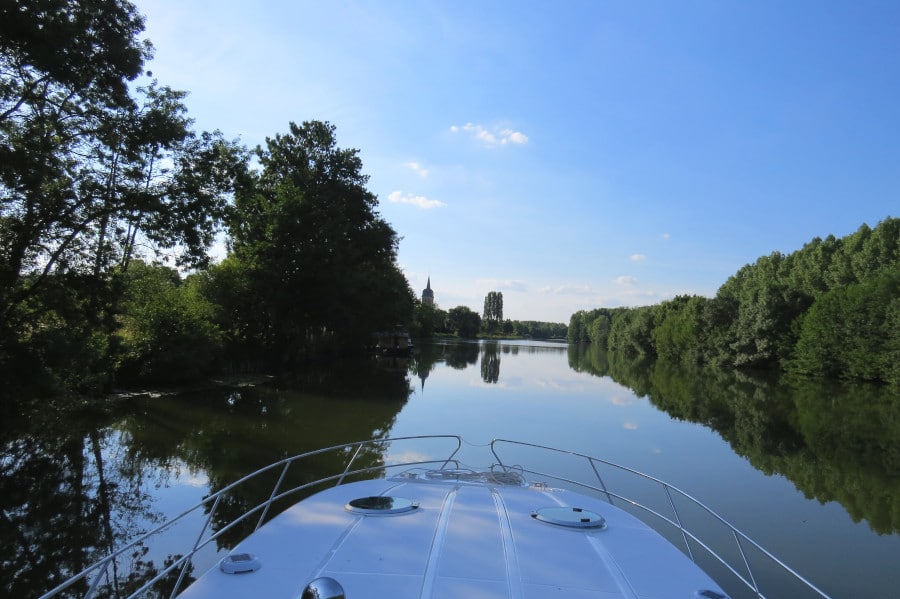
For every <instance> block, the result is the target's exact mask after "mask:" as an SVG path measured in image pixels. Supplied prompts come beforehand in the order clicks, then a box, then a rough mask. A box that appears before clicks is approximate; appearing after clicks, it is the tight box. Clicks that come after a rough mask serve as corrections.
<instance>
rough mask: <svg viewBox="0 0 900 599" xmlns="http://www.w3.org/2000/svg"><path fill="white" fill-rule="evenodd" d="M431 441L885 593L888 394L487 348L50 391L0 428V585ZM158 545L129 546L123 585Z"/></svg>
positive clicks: (894, 472)
mask: <svg viewBox="0 0 900 599" xmlns="http://www.w3.org/2000/svg"><path fill="white" fill-rule="evenodd" d="M446 433H452V434H459V435H461V436H462V437H463V438H464V439H465V440H466V442H467V443H468V444H471V445H472V446H479V445H483V444H486V443H488V442H489V441H490V440H491V439H492V438H495V437H501V438H508V439H517V440H525V441H530V442H533V443H538V444H543V445H551V446H555V447H560V448H563V449H567V450H571V451H576V452H581V453H586V454H591V455H597V456H601V457H604V458H606V459H609V460H612V461H615V462H619V463H623V464H626V465H628V466H630V467H632V468H635V469H637V470H640V471H643V472H645V473H647V474H650V475H652V476H655V477H658V478H662V479H665V480H667V481H668V482H670V483H672V484H674V485H675V486H677V487H679V488H681V489H682V490H685V491H687V492H688V493H690V494H691V495H693V496H694V497H697V498H700V499H701V500H703V501H704V503H706V504H707V505H709V506H710V507H711V508H712V509H714V510H715V511H717V512H718V513H720V514H722V515H724V516H725V517H727V518H728V519H729V520H730V521H731V522H732V523H733V524H734V525H736V526H737V527H738V528H740V529H741V530H743V531H744V532H745V533H747V534H749V535H750V536H751V537H752V538H754V539H755V540H756V541H758V542H760V543H761V544H762V545H763V546H765V547H766V548H767V549H769V550H770V551H771V552H773V553H774V554H775V555H777V556H778V557H779V558H781V559H783V560H784V561H785V562H787V563H788V564H789V565H790V566H792V567H793V568H794V569H795V570H797V571H798V572H800V573H801V574H802V575H804V576H805V577H807V578H808V579H810V580H811V581H812V582H814V583H815V584H816V585H818V586H819V587H821V588H822V589H823V590H824V591H825V592H827V593H829V594H830V595H832V596H833V597H857V596H861V597H894V596H896V593H897V589H900V568H898V567H897V565H898V564H900V398H898V397H896V395H892V394H891V392H890V391H888V390H885V389H883V388H877V387H861V386H855V387H851V386H837V385H833V384H832V385H827V384H823V383H809V382H802V381H790V382H786V381H779V382H773V381H767V380H765V379H755V378H752V377H747V376H741V375H736V374H734V373H725V372H718V371H709V370H697V371H686V370H684V369H682V368H676V367H672V366H667V365H663V364H641V363H634V362H633V361H629V360H625V359H623V358H621V357H617V356H610V355H606V354H604V353H599V352H596V351H593V350H592V349H591V348H584V347H576V346H569V345H566V344H564V343H549V342H531V341H499V342H494V341H487V342H480V343H476V342H441V343H434V344H427V345H423V346H421V347H419V348H417V350H416V353H415V354H414V355H413V357H412V358H410V359H400V358H379V359H378V360H373V361H370V362H369V363H367V364H366V365H365V366H361V365H359V364H352V365H351V364H343V365H340V366H329V367H327V368H326V367H322V368H319V369H314V370H312V371H310V372H306V373H304V374H303V375H297V376H295V377H292V378H291V380H284V379H282V380H280V381H279V382H278V383H269V384H264V385H257V386H234V385H231V386H221V387H217V388H215V389H204V390H196V391H189V392H180V393H177V394H174V393H173V394H150V393H148V394H143V395H139V396H133V397H119V398H111V399H110V400H109V401H107V402H105V403H103V405H101V406H91V407H90V408H89V409H87V408H86V409H83V410H80V411H78V412H76V413H74V414H73V413H72V412H71V411H66V412H62V411H57V410H54V409H53V404H52V403H48V404H47V406H46V408H45V409H43V410H40V411H38V412H34V413H30V414H29V415H28V417H27V418H22V419H17V420H15V421H8V422H5V423H4V424H3V428H2V442H3V454H2V456H0V505H2V508H3V519H2V522H0V543H2V547H4V550H3V555H4V556H3V570H2V574H0V589H2V591H0V594H2V595H4V596H16V597H20V596H21V597H27V596H36V595H38V594H40V593H41V592H43V591H46V590H48V589H49V588H52V586H54V584H55V583H56V582H58V580H59V577H60V576H61V575H62V574H64V573H66V572H71V571H77V570H78V569H80V568H81V567H83V566H84V565H87V563H89V562H90V561H91V560H92V559H94V558H95V557H96V554H97V552H98V551H99V550H100V548H102V547H103V546H105V545H109V544H111V543H114V542H117V541H119V540H121V539H123V538H128V537H129V536H131V535H134V534H135V533H136V532H138V531H141V530H146V529H147V528H148V527H149V526H150V525H151V524H152V523H153V522H155V521H157V520H159V519H160V518H162V517H164V516H167V515H171V514H174V513H177V512H178V511H179V510H180V509H183V508H184V507H186V506H187V505H189V504H190V503H192V502H196V501H197V500H199V499H200V498H202V497H203V496H204V495H206V494H208V493H209V492H210V489H213V490H216V489H219V488H221V487H223V486H224V485H225V484H227V483H229V482H231V481H234V480H236V479H238V478H240V477H241V476H243V475H244V474H247V473H249V472H251V471H253V470H255V469H257V468H259V467H261V466H263V465H265V464H267V463H269V462H272V461H274V460H276V459H278V458H281V457H284V456H287V455H292V454H296V453H300V452H303V451H307V450H311V449H315V448H319V447H324V446H330V445H335V444H339V443H342V442H348V441H357V440H362V439H367V438H372V437H390V436H393V437H396V436H406V435H427V434H446ZM174 551H175V549H172V551H171V552H174ZM164 554H165V551H164V552H163V553H161V554H159V555H152V554H148V555H145V556H137V557H136V558H135V559H134V563H132V564H131V566H130V569H131V571H132V572H135V573H136V574H135V575H134V576H135V578H140V575H141V573H142V572H144V573H146V572H149V571H152V569H153V567H154V566H153V564H150V562H151V561H152V560H155V565H156V566H158V565H160V562H162V561H163V560H164V557H165V555H164Z"/></svg>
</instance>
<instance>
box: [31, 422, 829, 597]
mask: <svg viewBox="0 0 900 599" xmlns="http://www.w3.org/2000/svg"><path fill="white" fill-rule="evenodd" d="M404 441H405V442H410V443H413V444H416V443H417V442H431V441H440V442H441V445H442V447H441V453H440V454H439V455H441V456H444V457H438V458H434V457H432V455H433V454H432V453H430V452H428V453H426V452H422V453H420V452H419V451H420V450H417V451H416V452H414V453H411V454H410V453H401V452H397V451H394V449H396V447H395V445H394V444H397V443H398V442H404ZM445 441H446V445H444V442H445ZM463 443H464V441H463V439H462V438H461V437H460V436H458V435H419V436H406V437H391V438H385V439H372V440H366V441H357V442H354V443H344V444H340V445H334V446H331V447H326V448H322V449H318V450H315V451H310V452H306V453H302V454H299V455H295V456H292V457H288V458H284V459H282V460H279V461H277V462H275V463H272V464H270V465H268V466H265V467H263V468H260V469H258V470H256V471H255V472H252V473H250V474H248V475H246V476H244V477H243V478H240V479H239V480H237V481H235V482H233V483H231V484H229V485H227V486H226V487H223V488H222V489H220V490H218V491H216V492H214V493H211V494H210V495H209V496H207V497H205V498H204V499H203V500H202V501H200V502H199V503H197V504H196V505H194V506H192V507H190V508H188V509H186V510H184V511H181V512H180V513H178V514H177V515H176V516H174V517H172V518H170V519H168V520H167V521H165V522H164V523H162V524H160V525H158V526H156V527H155V528H153V529H152V530H150V531H148V532H145V533H143V534H140V535H138V536H136V537H135V538H134V539H132V540H130V541H129V542H128V543H127V544H125V545H123V546H121V547H119V548H117V549H115V550H113V551H111V552H110V553H109V554H108V555H106V556H105V557H104V558H102V559H101V560H100V561H98V562H96V563H94V564H93V565H92V566H90V567H88V568H86V569H84V570H82V571H81V572H79V573H77V574H75V575H74V576H72V577H71V578H69V579H68V580H66V581H65V582H63V583H62V584H60V585H58V586H57V587H56V588H54V589H52V590H51V591H49V592H47V593H46V594H44V595H42V596H41V598H40V599H50V598H51V597H59V596H63V595H64V596H66V597H71V596H78V597H83V598H84V599H91V598H94V597H105V596H116V597H123V598H125V599H131V598H136V597H141V596H145V594H146V593H148V591H151V589H152V596H154V597H169V598H170V599H173V598H174V597H175V596H176V595H177V594H178V593H179V592H180V591H181V590H183V589H184V587H185V586H187V584H188V583H189V579H188V576H189V573H190V572H191V570H192V567H193V565H194V563H195V562H196V561H197V558H198V557H199V556H198V553H199V552H200V551H202V550H204V549H205V548H207V547H209V546H210V544H212V543H216V542H217V541H219V540H220V539H221V541H222V546H225V547H227V546H228V542H229V540H230V539H229V538H227V537H224V535H226V534H228V533H229V532H230V531H232V530H233V529H235V527H237V526H239V525H241V524H242V523H245V524H244V526H248V527H252V530H254V531H255V530H257V529H258V528H259V527H260V526H262V525H263V524H264V523H265V522H267V521H268V519H269V518H270V515H272V516H274V514H272V508H273V507H274V506H276V504H280V502H282V500H285V499H287V498H292V497H294V496H298V495H300V494H302V493H304V492H305V493H307V494H309V493H312V492H314V491H316V490H317V487H322V486H324V485H327V484H329V483H333V484H334V485H340V484H342V483H344V482H345V481H347V480H348V479H354V478H358V477H361V476H364V477H370V478H373V477H379V476H388V475H389V474H390V473H392V472H397V473H399V472H402V471H403V470H409V469H412V468H419V467H421V468H425V469H428V470H449V471H460V472H462V471H470V468H468V467H467V465H465V464H463V463H462V462H461V461H460V460H461V458H460V455H459V454H460V451H461V449H462V445H463ZM503 446H506V449H503V450H501V447H503ZM509 446H516V447H520V448H531V449H536V450H540V451H541V452H542V453H546V454H547V455H556V456H569V457H570V458H574V459H576V460H577V461H579V462H583V463H584V464H587V465H588V466H589V475H588V476H587V477H584V476H582V477H579V478H575V477H570V476H565V475H564V474H560V473H559V472H555V473H553V472H543V471H541V470H538V469H534V468H533V467H532V468H526V467H523V466H520V465H518V464H513V463H511V462H510V461H508V460H506V461H505V460H504V459H503V458H502V457H501V454H506V453H507V449H509ZM404 447H405V446H404ZM445 447H446V449H445ZM481 447H485V446H481ZM487 447H489V448H490V452H491V453H492V454H493V459H494V460H495V461H496V464H495V465H494V466H492V469H500V470H502V471H505V472H508V471H516V472H519V473H522V474H528V475H529V476H530V477H531V478H532V482H535V481H536V480H537V479H541V481H543V482H546V481H557V483H559V484H561V485H571V486H573V487H575V488H577V489H580V490H582V491H583V492H588V493H591V494H596V495H597V496H599V497H602V498H605V499H606V500H607V501H609V502H610V503H613V502H616V501H618V502H622V503H623V504H624V507H629V508H632V509H633V510H636V511H638V512H640V513H643V514H645V515H647V516H648V518H645V520H647V519H653V518H655V519H658V520H660V521H661V522H663V523H664V524H665V525H666V527H669V528H670V529H671V530H674V531H677V532H676V533H675V534H676V535H678V534H680V536H681V539H682V540H683V542H684V545H685V547H686V553H687V555H688V556H689V557H690V558H691V559H692V560H694V561H697V556H696V555H695V552H694V550H693V549H692V546H691V543H694V544H696V546H697V547H699V548H702V550H703V551H704V552H705V553H707V554H708V555H709V556H711V558H712V559H713V560H714V561H716V562H717V563H719V564H721V565H722V566H724V567H725V568H726V569H727V571H730V572H731V573H732V574H733V575H734V576H735V577H736V578H737V579H738V580H739V581H741V583H743V585H745V586H746V588H748V589H750V591H751V592H752V593H754V594H755V595H756V596H757V597H764V596H765V595H764V594H763V590H762V588H761V587H762V586H763V585H761V584H760V581H759V580H758V577H757V576H756V575H755V574H754V572H755V570H754V569H753V568H752V567H751V561H752V560H751V559H750V558H749V556H748V555H747V551H746V549H747V548H748V547H753V548H754V549H755V550H756V551H758V552H759V554H761V555H763V556H765V557H766V558H767V559H768V560H771V562H772V563H774V564H776V565H777V566H778V568H780V569H781V570H782V571H783V572H785V573H787V574H788V575H789V576H791V577H793V578H794V579H795V580H797V581H799V583H800V584H802V585H804V586H805V587H806V588H807V589H809V590H810V591H813V592H814V593H817V594H818V595H819V596H821V597H828V596H827V595H826V594H825V593H824V592H822V591H821V590H820V589H818V588H817V587H816V586H815V585H813V584H812V583H811V582H809V581H808V580H806V579H805V578H804V577H803V576H801V575H800V574H799V573H797V572H796V571H794V570H793V569H791V568H790V567H789V566H787V565H786V564H784V563H783V562H782V561H781V560H779V559H778V558H777V557H775V556H774V555H773V554H771V553H770V552H769V551H767V550H766V549H765V548H763V547H762V546H760V545H759V544H757V543H756V542H755V541H753V540H752V539H751V538H749V537H748V536H747V535H745V534H744V533H742V532H741V531H740V530H738V529H737V528H736V527H734V526H732V525H731V524H730V523H729V522H727V521H726V520H725V519H724V518H723V517H721V516H720V515H719V514H717V513H716V512H715V511H713V510H712V509H711V508H709V507H708V506H706V505H705V504H703V503H702V502H700V501H699V500H697V499H695V498H694V497H692V496H691V495H689V494H687V493H685V492H684V491H682V490H680V489H678V488H677V487H674V486H672V485H670V484H668V483H666V482H665V481H662V480H660V479H657V478H654V477H652V476H650V475H647V474H644V473H642V472H639V471H637V470H633V469H631V468H628V467H625V466H621V465H619V464H616V463H614V462H610V461H607V460H604V459H601V458H597V457H593V456H589V455H586V454H581V453H577V452H572V451H566V450H561V449H557V448H554V447H549V446H544V445H537V444H532V443H526V442H521V441H513V440H508V439H494V440H493V441H491V443H490V444H489V445H488V446H487ZM372 449H377V450H379V451H380V453H379V455H378V457H377V458H376V462H377V463H375V464H374V465H373V464H372V462H371V460H370V461H367V462H365V463H362V464H361V463H360V462H361V461H363V456H365V455H368V454H367V453H366V452H367V451H370V450H372ZM510 453H514V452H510ZM326 454H338V455H339V456H340V457H341V460H340V462H339V463H340V464H341V466H340V467H339V468H337V469H330V470H329V471H331V472H335V473H334V474H330V475H327V476H324V477H316V479H315V480H312V481H305V482H300V483H299V484H296V483H294V482H291V483H289V482H288V480H295V479H293V478H290V477H289V476H288V474H289V471H290V472H291V477H296V475H297V473H296V470H297V469H299V468H301V467H303V463H304V462H306V464H307V465H308V466H309V465H310V464H311V461H310V460H311V458H315V457H316V456H323V455H326ZM292 468H293V470H292ZM602 468H612V469H614V470H618V471H621V472H623V473H626V474H628V475H629V476H630V477H637V478H638V479H641V480H645V481H648V482H649V483H651V484H652V485H653V486H655V487H658V488H660V489H662V490H663V492H664V495H665V497H666V503H667V504H668V506H669V511H670V512H671V513H670V514H669V515H667V514H665V513H663V512H662V511H661V509H657V508H654V507H652V506H651V505H650V502H648V501H646V500H645V499H641V500H638V499H635V498H633V497H629V496H627V495H625V494H624V492H623V491H622V490H621V489H620V488H615V489H613V488H612V487H611V486H610V485H608V484H607V479H606V478H604V476H603V475H601V469H602ZM304 472H305V470H304ZM265 476H268V477H271V478H274V479H275V482H274V484H273V486H272V488H271V490H270V491H267V492H266V493H265V495H266V498H265V499H264V500H262V501H259V502H258V503H256V504H255V505H253V506H252V507H250V508H249V509H246V511H244V512H243V513H242V514H241V515H239V516H237V517H235V518H234V519H231V520H228V521H226V522H224V523H223V524H221V526H220V527H219V528H218V529H216V530H213V528H215V526H214V524H215V522H216V515H217V514H218V512H219V511H220V508H221V506H222V505H223V502H224V503H226V504H227V502H228V501H229V500H231V499H234V498H237V499H238V500H240V499H245V498H247V497H253V496H254V495H255V496H259V493H258V490H257V491H256V493H253V492H250V490H249V489H248V483H251V482H253V481H259V480H261V477H265ZM585 479H587V480H585ZM678 498H680V499H678ZM679 501H687V502H688V504H689V505H692V506H695V508H699V509H700V510H701V511H703V512H704V513H706V514H708V515H709V516H710V517H711V518H713V519H714V520H715V521H717V522H719V523H721V524H722V525H723V526H724V527H725V528H726V529H727V530H728V531H730V536H731V537H732V538H733V542H734V544H735V545H736V547H737V550H738V552H739V554H740V559H739V561H742V562H743V566H744V567H743V571H741V570H739V569H738V568H737V567H735V566H733V565H732V564H731V563H730V562H729V560H727V559H725V558H724V557H722V552H721V551H720V550H717V549H715V548H713V547H712V546H711V545H710V544H709V543H708V542H707V541H705V540H703V538H702V537H701V534H699V533H698V532H696V531H695V530H693V529H692V528H689V527H688V526H687V525H686V524H685V523H684V522H683V520H684V518H683V517H682V513H681V511H680V510H679V509H678V506H677V504H678V503H679ZM638 515H640V514H638ZM253 518H255V522H254V520H252V519H253ZM195 520H199V522H196V521H195ZM648 524H649V525H651V526H653V527H654V528H656V529H657V530H660V528H661V527H660V526H654V525H653V523H651V522H648ZM179 525H184V526H191V527H192V528H191V529H190V530H198V529H199V532H197V533H196V534H193V533H191V535H190V537H189V543H192V544H189V546H188V547H185V549H186V551H185V553H183V554H181V555H176V556H173V557H172V559H171V560H167V561H166V563H165V567H163V568H162V569H160V571H159V572H157V573H156V574H155V575H154V576H153V577H152V578H149V579H148V580H146V582H144V583H143V584H142V585H141V586H140V587H139V588H136V589H134V590H132V589H130V588H129V589H127V590H123V589H120V588H118V586H117V585H120V584H121V583H120V581H119V576H117V575H116V574H117V572H116V571H117V568H118V565H117V564H118V563H119V560H122V561H127V560H128V559H131V556H133V555H135V554H137V553H140V552H141V551H144V550H146V548H147V547H149V546H150V544H151V543H152V542H153V541H159V539H160V537H162V536H164V535H165V534H166V533H167V532H169V531H171V530H173V529H174V528H175V527H176V526H179ZM194 527H196V528H194ZM660 532H662V531H660ZM179 538H180V537H179ZM160 542H162V541H160ZM214 547H216V546H214ZM220 549H221V547H216V549H215V550H216V551H219V550H220ZM201 561H202V560H201ZM731 561H734V560H731ZM119 574H121V573H119ZM104 585H105V587H104ZM82 589H86V590H84V591H82ZM161 589H162V590H161ZM146 596H149V595H146Z"/></svg>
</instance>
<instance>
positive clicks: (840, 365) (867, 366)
mask: <svg viewBox="0 0 900 599" xmlns="http://www.w3.org/2000/svg"><path fill="white" fill-rule="evenodd" d="M898 363H900V270H897V271H895V272H894V273H892V274H886V275H883V276H881V277H877V278H875V279H871V280H869V281H867V282H865V283H859V284H856V285H849V286H846V287H839V288H835V289H833V290H831V291H829V292H828V293H826V294H824V295H823V296H822V297H820V298H819V299H818V300H816V302H815V303H814V304H813V305H812V307H811V308H810V309H809V312H808V313H807V314H806V315H805V316H804V318H803V320H802V325H801V327H800V336H799V340H798V342H797V346H796V349H795V352H794V358H793V360H792V363H791V365H792V367H793V369H794V370H796V371H798V372H800V373H803V374H812V375H825V376H830V377H835V378H846V379H861V380H871V381H882V382H897V381H898V380H900V377H898V374H900V371H898V366H897V365H898Z"/></svg>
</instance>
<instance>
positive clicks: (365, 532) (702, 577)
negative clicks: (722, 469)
mask: <svg viewBox="0 0 900 599" xmlns="http://www.w3.org/2000/svg"><path fill="white" fill-rule="evenodd" d="M373 496H381V497H393V498H405V499H408V500H410V501H412V502H413V504H414V505H413V506H412V507H410V508H409V509H407V510H406V511H401V512H400V513H384V512H379V511H378V510H374V511H372V512H370V511H362V512H361V511H358V510H354V509H352V508H348V507H347V506H348V504H349V503H350V502H351V501H352V500H355V499H360V498H367V497H373ZM554 507H557V508H558V507H565V508H575V510H556V511H557V512H561V513H572V514H575V515H576V516H577V515H579V514H584V515H585V517H584V518H580V519H579V518H577V517H576V519H575V520H576V521H575V522H573V523H571V525H563V524H560V523H559V522H557V523H551V522H547V521H544V519H543V517H540V518H538V517H535V514H536V513H537V512H539V511H540V514H541V516H543V515H544V514H545V513H552V512H553V510H549V511H546V512H545V511H544V510H545V508H554ZM577 510H583V511H577ZM388 511H391V510H388ZM598 515H599V516H600V517H602V519H603V520H604V522H603V524H602V526H601V525H600V523H599V521H598V519H597V516H598ZM551 520H552V518H551ZM580 520H583V523H582V522H580ZM229 555H231V556H236V555H250V556H253V557H254V558H255V560H256V561H257V562H258V564H257V565H258V569H256V570H255V571H252V572H245V573H241V574H227V573H225V572H223V571H222V570H221V569H220V568H219V567H215V568H213V569H211V570H210V571H209V572H207V573H206V574H204V575H203V576H201V577H200V578H199V579H198V580H197V581H196V582H194V583H193V584H192V585H191V586H190V587H188V588H187V589H186V590H185V592H184V593H182V594H181V595H180V597H184V598H185V599H204V598H216V599H222V598H228V597H267V598H279V597H284V598H298V599H299V598H300V597H301V596H302V594H303V591H304V588H305V587H306V585H307V584H308V583H309V582H310V581H311V580H313V579H317V578H320V577H329V578H332V579H334V580H335V581H337V582H338V583H339V584H340V586H341V587H342V588H343V590H344V592H345V595H346V597H347V598H348V599H368V598H376V597H377V598H385V599H403V598H410V599H412V598H435V599H438V598H440V599H460V598H471V599H488V598H491V599H494V598H526V599H538V598H546V597H566V598H569V599H579V598H588V597H591V598H594V599H597V598H600V599H605V598H608V599H612V598H617V597H631V598H641V599H651V598H672V597H678V598H685V599H689V598H692V597H701V598H702V597H706V598H715V597H724V596H725V594H724V592H723V591H722V590H721V589H720V587H719V586H718V585H717V584H716V583H715V582H713V580H712V579H711V578H710V577H709V576H707V575H706V574H705V573H704V572H703V571H702V570H701V569H700V568H699V567H698V566H696V565H695V564H694V563H693V562H692V561H691V560H690V559H688V558H687V557H686V556H685V555H684V554H683V553H682V552H681V551H679V550H678V549H677V548H676V547H675V546H673V545H672V544H671V543H669V542H668V541H667V540H666V539H664V538H663V537H662V536H661V535H660V534H658V533H657V532H656V531H654V530H652V529H651V528H649V527H648V526H647V525H645V524H644V523H642V522H641V521H640V520H638V519H637V518H635V517H633V516H631V515H630V514H628V513H627V512H625V511H623V510H620V509H619V508H617V507H615V506H613V505H610V504H609V503H606V502H604V501H601V500H598V499H594V498H592V497H588V496H585V495H581V494H578V493H574V492H571V491H566V490H559V489H551V488H548V487H546V486H543V485H531V486H521V485H509V484H496V483H494V482H492V481H490V480H481V481H467V480H456V479H453V478H452V477H449V478H447V477H443V478H439V479H433V478H429V477H428V476H426V475H424V474H421V475H404V476H400V477H394V478H388V479H378V480H368V481H362V482H354V483H347V484H344V485H340V486H337V487H333V488H330V489H328V490H326V491H323V492H321V493H318V494H316V495H313V496H312V497H309V498H307V499H305V500H303V501H301V502H299V503H297V504H296V505H294V506H293V507H291V508H290V509H288V510H286V511H285V512H283V513H282V514H280V515H279V516H277V517H276V518H274V519H272V521H270V522H269V523H267V524H266V525H265V526H263V527H262V528H260V529H259V530H258V531H256V532H255V533H253V534H252V535H250V536H249V537H247V538H246V539H245V540H244V541H243V542H241V543H240V545H238V546H237V547H235V548H234V549H233V550H232V551H231V552H230V554H229Z"/></svg>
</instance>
